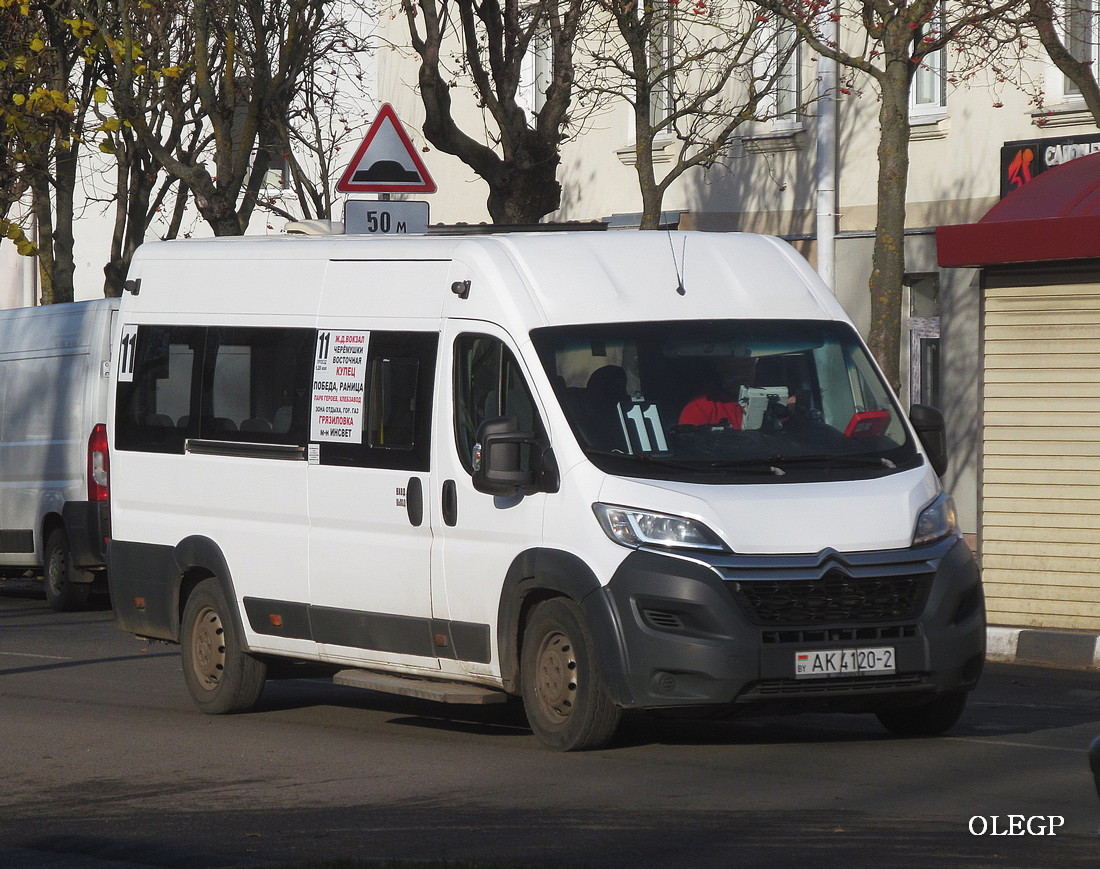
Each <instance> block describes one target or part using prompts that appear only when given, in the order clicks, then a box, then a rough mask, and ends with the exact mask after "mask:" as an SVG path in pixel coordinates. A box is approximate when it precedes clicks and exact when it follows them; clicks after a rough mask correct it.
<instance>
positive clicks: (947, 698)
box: [875, 691, 967, 736]
mask: <svg viewBox="0 0 1100 869" xmlns="http://www.w3.org/2000/svg"><path fill="white" fill-rule="evenodd" d="M966 698H967V693H966V692H965V691H959V692H955V693H952V694H941V695H939V696H938V697H936V698H934V699H932V700H928V701H927V702H925V703H920V704H918V705H915V706H898V707H895V708H893V709H882V710H880V711H879V712H877V713H875V714H876V715H877V716H878V720H879V721H881V722H882V725H883V727H885V728H886V729H887V730H889V731H890V732H891V733H896V734H897V735H898V736H939V735H940V734H941V733H946V732H947V731H948V730H950V729H951V728H952V727H954V726H955V725H956V724H957V723H958V721H959V719H960V718H961V717H962V714H963V710H964V709H965V708H966Z"/></svg>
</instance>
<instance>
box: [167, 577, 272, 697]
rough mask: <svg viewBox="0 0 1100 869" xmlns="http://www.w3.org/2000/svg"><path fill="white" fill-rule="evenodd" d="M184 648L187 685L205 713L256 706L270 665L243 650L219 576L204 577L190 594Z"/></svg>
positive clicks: (182, 629) (182, 637) (182, 630)
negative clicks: (217, 578)
mask: <svg viewBox="0 0 1100 869" xmlns="http://www.w3.org/2000/svg"><path fill="white" fill-rule="evenodd" d="M180 647H181V651H182V657H183V678H184V680H185V681H186V682H187V690H188V691H190V692H191V696H192V698H194V700H195V703H196V704H198V707H199V708H200V709H201V710H202V711H203V712H205V713H207V714H208V715H225V714H229V713H234V712H247V711H248V710H249V709H251V708H252V707H253V706H255V705H256V702H257V701H258V700H259V699H260V695H261V694H262V693H263V690H264V682H265V680H266V679H267V665H266V664H265V663H264V662H263V661H261V660H259V659H258V658H255V657H253V656H252V655H249V654H248V653H247V652H245V651H244V644H243V642H242V638H241V637H240V636H238V634H237V630H236V628H235V627H234V623H233V618H232V614H231V612H230V609H229V604H228V602H227V601H226V598H225V594H224V592H223V591H222V588H221V585H220V584H219V583H218V581H217V580H216V579H204V580H203V581H202V582H200V583H199V584H198V585H197V586H195V590H194V591H192V592H191V596H190V597H188V598H187V605H186V606H185V607H184V608H183V623H182V624H181V625H180Z"/></svg>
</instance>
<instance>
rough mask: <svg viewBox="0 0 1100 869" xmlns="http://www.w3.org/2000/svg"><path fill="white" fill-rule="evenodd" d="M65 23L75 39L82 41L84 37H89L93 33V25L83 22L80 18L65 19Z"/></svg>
mask: <svg viewBox="0 0 1100 869" xmlns="http://www.w3.org/2000/svg"><path fill="white" fill-rule="evenodd" d="M65 23H66V24H68V25H69V27H70V29H71V30H72V31H73V36H75V37H76V38H77V39H82V38H83V37H85V36H91V35H92V34H93V33H95V24H94V23H93V22H91V21H85V20H83V19H81V18H66V19H65Z"/></svg>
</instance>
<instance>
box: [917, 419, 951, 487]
mask: <svg viewBox="0 0 1100 869" xmlns="http://www.w3.org/2000/svg"><path fill="white" fill-rule="evenodd" d="M909 421H910V422H911V423H913V428H914V429H916V431H917V437H919V438H920V442H921V445H922V446H923V447H924V451H925V452H926V453H928V461H930V462H931V463H932V469H933V470H934V471H935V472H936V473H937V474H939V476H941V477H942V476H943V475H944V473H945V472H946V471H947V426H946V425H945V424H944V421H943V413H942V412H941V411H940V410H939V409H938V408H935V407H929V406H928V405H927V404H914V405H913V406H912V407H910V408H909Z"/></svg>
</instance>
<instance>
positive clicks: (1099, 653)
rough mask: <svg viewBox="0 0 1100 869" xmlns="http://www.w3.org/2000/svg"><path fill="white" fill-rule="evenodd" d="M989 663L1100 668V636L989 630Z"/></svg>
mask: <svg viewBox="0 0 1100 869" xmlns="http://www.w3.org/2000/svg"><path fill="white" fill-rule="evenodd" d="M985 659H986V660H987V661H1000V662H1007V663H1013V664H1040V665H1044V666H1047V667H1065V668H1070V669H1076V670H1080V669H1086V670H1089V669H1094V668H1100V636H1098V635H1096V634H1090V633H1077V632H1073V631H1050V630H1037V629H1033V628H1009V627H989V628H986V653H985Z"/></svg>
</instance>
